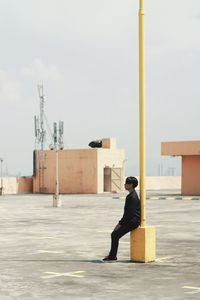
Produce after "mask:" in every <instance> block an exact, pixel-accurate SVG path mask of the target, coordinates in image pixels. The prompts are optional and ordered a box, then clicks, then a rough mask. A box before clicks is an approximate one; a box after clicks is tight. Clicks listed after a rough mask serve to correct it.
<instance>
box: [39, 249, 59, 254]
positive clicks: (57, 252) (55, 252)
mask: <svg viewBox="0 0 200 300" xmlns="http://www.w3.org/2000/svg"><path fill="white" fill-rule="evenodd" d="M37 251H38V253H52V254H59V253H64V251H49V250H37Z"/></svg>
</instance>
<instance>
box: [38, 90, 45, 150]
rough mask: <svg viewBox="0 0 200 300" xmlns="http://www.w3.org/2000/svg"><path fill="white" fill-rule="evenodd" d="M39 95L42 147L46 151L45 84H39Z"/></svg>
mask: <svg viewBox="0 0 200 300" xmlns="http://www.w3.org/2000/svg"><path fill="white" fill-rule="evenodd" d="M38 94H39V97H40V138H39V141H40V147H41V150H44V142H45V137H46V131H45V130H44V99H45V96H44V89H43V84H38Z"/></svg>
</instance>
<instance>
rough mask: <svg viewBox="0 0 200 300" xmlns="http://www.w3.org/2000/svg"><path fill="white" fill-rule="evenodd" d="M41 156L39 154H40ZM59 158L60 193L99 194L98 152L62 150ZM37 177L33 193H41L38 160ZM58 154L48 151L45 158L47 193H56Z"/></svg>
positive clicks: (45, 185)
mask: <svg viewBox="0 0 200 300" xmlns="http://www.w3.org/2000/svg"><path fill="white" fill-rule="evenodd" d="M38 155H39V153H38ZM58 156H59V191H60V193H61V194H62V193H69V194H74V193H76V194H78V193H83V194H84V193H96V192H97V150H96V149H75V150H73V149H72V150H60V151H58ZM36 165H37V167H36V176H35V177H34V180H33V192H34V193H39V192H40V189H39V185H40V184H39V182H40V181H41V176H40V172H41V170H40V168H39V163H38V159H37V164H36ZM55 174H56V153H55V151H51V150H47V151H45V156H44V188H45V193H51V194H52V193H55V185H56V178H55Z"/></svg>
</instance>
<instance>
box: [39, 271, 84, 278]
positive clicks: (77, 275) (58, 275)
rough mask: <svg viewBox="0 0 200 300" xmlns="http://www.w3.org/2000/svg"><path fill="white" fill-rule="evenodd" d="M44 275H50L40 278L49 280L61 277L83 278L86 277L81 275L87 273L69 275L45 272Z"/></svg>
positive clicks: (78, 272)
mask: <svg viewBox="0 0 200 300" xmlns="http://www.w3.org/2000/svg"><path fill="white" fill-rule="evenodd" d="M44 273H45V274H48V275H46V276H41V277H40V278H43V279H47V278H55V277H61V276H67V277H78V278H82V277H84V276H83V275H80V274H81V273H85V271H76V272H68V273H56V272H44Z"/></svg>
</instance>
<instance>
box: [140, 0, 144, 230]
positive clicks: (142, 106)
mask: <svg viewBox="0 0 200 300" xmlns="http://www.w3.org/2000/svg"><path fill="white" fill-rule="evenodd" d="M144 48H145V46H144V0H140V7H139V107H140V201H141V227H145V225H146V184H145V183H146V182H145V181H146V180H145V177H146V161H145V160H146V155H145V149H146V141H145V134H146V133H145V53H144Z"/></svg>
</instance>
